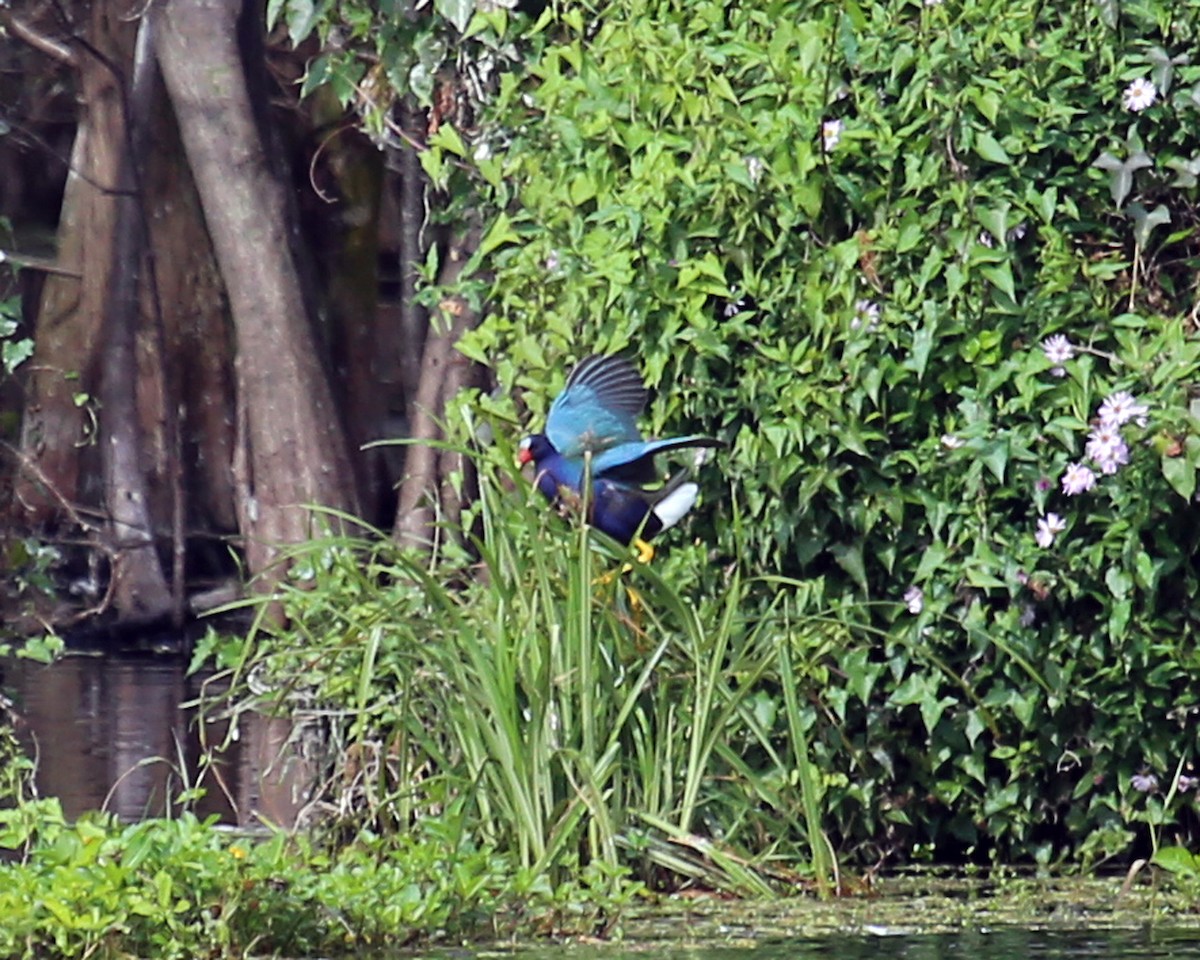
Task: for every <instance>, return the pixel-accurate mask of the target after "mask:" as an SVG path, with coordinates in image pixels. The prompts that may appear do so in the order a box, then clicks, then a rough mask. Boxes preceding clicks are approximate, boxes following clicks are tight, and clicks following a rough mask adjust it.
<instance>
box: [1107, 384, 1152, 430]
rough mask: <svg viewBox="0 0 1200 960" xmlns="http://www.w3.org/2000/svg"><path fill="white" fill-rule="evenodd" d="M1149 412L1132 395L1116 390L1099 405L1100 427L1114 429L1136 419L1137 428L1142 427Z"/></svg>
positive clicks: (1147, 408) (1146, 407) (1148, 409)
mask: <svg viewBox="0 0 1200 960" xmlns="http://www.w3.org/2000/svg"><path fill="white" fill-rule="evenodd" d="M1149 412H1150V408H1149V407H1148V406H1146V405H1145V404H1144V403H1138V402H1137V400H1135V399H1134V398H1133V395H1132V394H1130V393H1128V392H1127V391H1125V390H1118V391H1117V392H1116V393H1113V394H1109V395H1108V396H1107V397H1105V398H1104V402H1103V403H1102V404H1100V425H1101V426H1102V427H1103V426H1109V427H1114V428H1115V427H1119V426H1121V425H1122V424H1126V423H1128V422H1129V421H1130V420H1135V419H1136V420H1137V421H1138V424H1139V426H1144V425H1145V423H1146V414H1148V413H1149Z"/></svg>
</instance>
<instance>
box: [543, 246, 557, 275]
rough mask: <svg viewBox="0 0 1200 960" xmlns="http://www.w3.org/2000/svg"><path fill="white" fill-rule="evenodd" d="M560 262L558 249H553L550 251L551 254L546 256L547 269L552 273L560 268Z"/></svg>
mask: <svg viewBox="0 0 1200 960" xmlns="http://www.w3.org/2000/svg"><path fill="white" fill-rule="evenodd" d="M558 263H559V261H558V251H557V250H551V251H550V254H549V256H547V257H546V269H547V270H548V271H549V272H550V273H553V272H554V271H555V270H557V269H558Z"/></svg>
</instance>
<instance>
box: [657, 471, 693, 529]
mask: <svg viewBox="0 0 1200 960" xmlns="http://www.w3.org/2000/svg"><path fill="white" fill-rule="evenodd" d="M681 476H682V475H681ZM699 496H700V487H699V486H697V485H696V484H694V483H691V482H690V481H689V482H688V483H679V482H675V483H668V484H667V486H666V487H664V488H663V490H662V496H660V497H659V498H658V499H657V500H656V501H655V503H654V506H653V507H652V508H651V509H652V510H653V512H654V516H655V518H656V519H657V520H658V522H659V523H660V524H662V527H661V528H660V529H662V530H666V529H668V528H670V527H673V526H675V524H677V523H678V522H679V521H680V520H682V519H683V518H684V517H685V516H686V515H687V512H688V511H689V510H691V509H692V507H694V506H695V505H696V499H697V498H698V497H699Z"/></svg>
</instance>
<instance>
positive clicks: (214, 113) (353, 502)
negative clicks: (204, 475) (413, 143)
mask: <svg viewBox="0 0 1200 960" xmlns="http://www.w3.org/2000/svg"><path fill="white" fill-rule="evenodd" d="M250 2H253V0H250ZM242 6H243V4H242V2H241V0H167V2H166V3H165V4H164V5H163V6H162V7H161V8H158V15H160V16H161V17H162V23H161V33H160V36H159V47H158V54H159V62H160V65H161V67H162V72H163V77H164V79H165V80H166V85H167V91H168V94H169V96H170V99H171V102H172V105H173V106H174V109H175V115H176V118H177V120H178V123H179V127H180V131H181V134H182V137H183V143H184V148H185V150H186V152H187V156H188V160H189V162H190V164H191V167H192V172H193V175H194V177H195V181H196V186H197V189H198V191H199V194H200V199H201V203H202V205H203V208H204V215H205V219H206V221H207V223H208V228H209V233H210V235H211V236H212V240H213V245H214V248H215V250H216V254H217V260H218V263H219V264H220V267H221V273H222V275H223V277H224V279H225V284H226V289H227V290H228V294H229V303H230V308H231V311H232V314H233V320H234V327H235V330H236V338H237V353H238V356H237V363H236V368H237V385H238V410H239V413H238V419H239V422H240V423H242V424H243V426H244V433H243V435H242V437H241V441H240V444H241V450H240V452H239V455H240V456H241V457H242V458H243V460H242V462H243V467H242V475H241V476H240V477H239V483H240V487H241V489H240V495H239V502H238V514H239V520H240V527H241V530H242V534H243V536H244V537H245V540H246V559H247V565H248V567H249V569H250V571H251V573H254V574H259V573H262V572H263V571H265V570H266V569H267V568H268V567H269V566H270V565H271V563H272V561H273V559H274V558H275V556H276V554H277V552H278V550H279V548H280V547H281V546H283V545H285V544H291V543H296V542H299V541H302V540H304V539H306V538H307V537H308V536H309V535H310V532H311V530H310V526H311V518H310V514H309V511H308V509H306V507H307V506H308V505H313V504H319V505H322V506H325V507H330V508H334V509H336V510H341V511H345V512H347V513H350V514H357V512H358V498H357V495H356V491H355V488H354V473H353V470H352V468H351V459H350V455H349V451H348V448H347V444H346V440H345V437H344V435H343V433H342V431H341V429H340V425H339V418H338V415H337V411H336V409H335V406H334V401H333V394H332V391H331V389H330V385H329V382H328V379H327V376H326V373H325V370H324V368H323V366H322V363H321V360H320V357H319V356H318V354H317V352H316V340H315V337H314V335H313V330H312V325H311V323H310V320H309V312H308V305H307V304H306V303H305V300H304V297H303V295H302V292H301V291H302V286H301V282H300V276H299V273H298V270H297V267H296V263H295V260H294V259H293V255H292V253H291V249H290V247H289V243H288V230H287V217H286V210H287V203H286V195H285V192H284V191H285V187H284V184H282V183H281V182H280V181H279V180H277V179H276V178H275V177H274V176H273V175H272V173H271V170H270V167H269V165H268V162H267V157H266V153H265V150H264V146H263V139H262V137H261V135H260V132H259V130H258V128H257V127H256V125H255V121H254V114H253V110H252V106H251V102H250V97H249V92H248V90H247V86H246V79H245V74H244V71H243V66H242V63H241V60H240V56H239V52H238V34H237V31H238V21H239V17H240V16H241V14H242V12H243V11H242Z"/></svg>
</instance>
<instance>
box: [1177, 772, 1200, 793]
mask: <svg viewBox="0 0 1200 960" xmlns="http://www.w3.org/2000/svg"><path fill="white" fill-rule="evenodd" d="M1177 785H1178V787H1179V792H1180V793H1187V792H1188V791H1189V790H1195V789H1196V787H1197V786H1200V777H1189V776H1188V775H1187V774H1186V773H1181V774H1180V775H1179V780H1178V781H1177Z"/></svg>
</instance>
